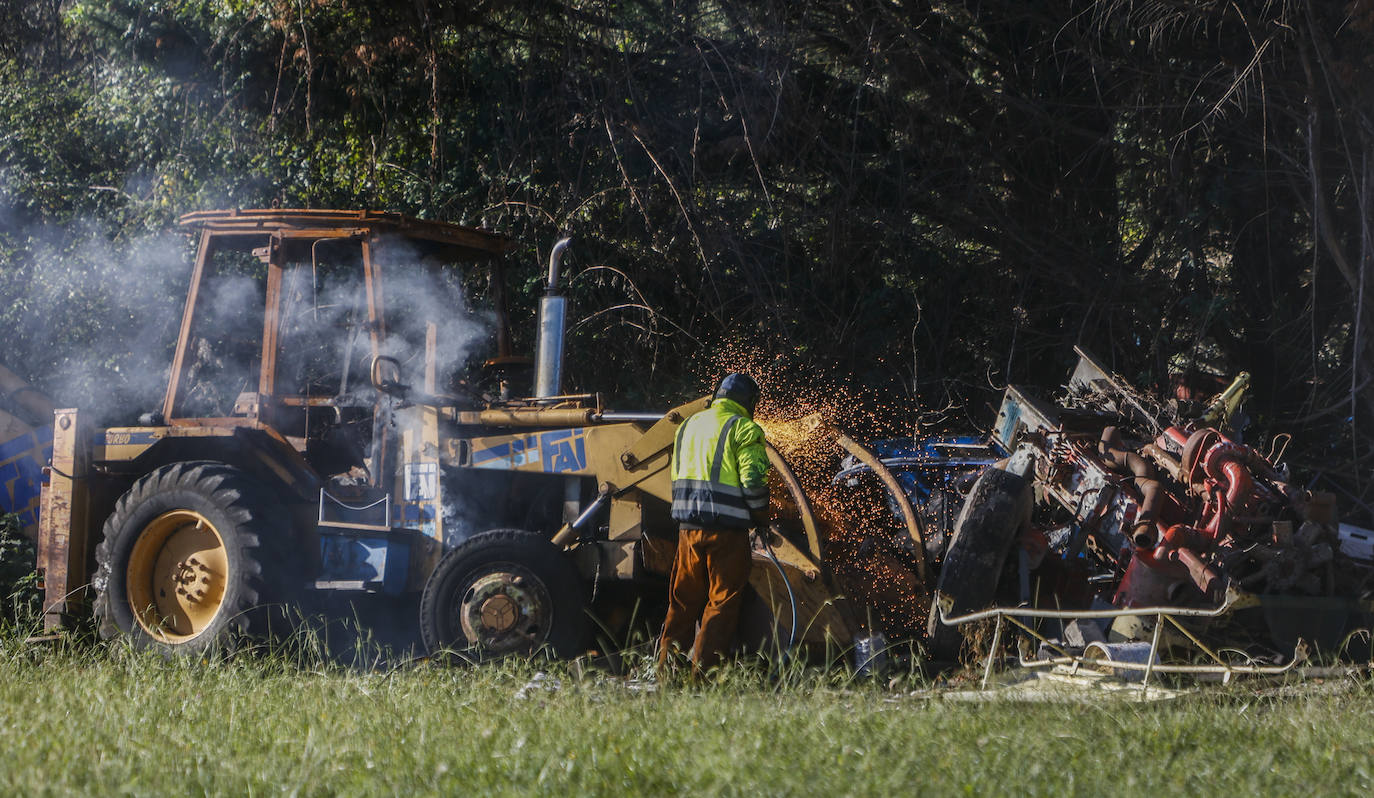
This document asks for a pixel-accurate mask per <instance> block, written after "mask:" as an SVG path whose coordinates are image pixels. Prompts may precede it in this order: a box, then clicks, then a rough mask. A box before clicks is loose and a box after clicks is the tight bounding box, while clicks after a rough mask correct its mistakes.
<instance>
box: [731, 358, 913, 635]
mask: <svg viewBox="0 0 1374 798" xmlns="http://www.w3.org/2000/svg"><path fill="white" fill-rule="evenodd" d="M711 366H712V368H713V369H714V370H715V373H714V374H712V375H710V377H709V379H710V380H716V379H719V377H720V376H722V375H724V374H726V373H729V372H732V371H738V372H743V373H746V374H749V375H750V376H752V377H754V379H755V380H757V381H758V382H759V385H760V386H761V387H762V390H763V396H762V398H761V400H760V402H759V406H758V408H757V410H756V412H755V416H754V417H755V420H757V421H758V422H759V425H760V426H762V427H763V430H764V434H765V435H766V436H767V438H768V441H769V443H771V444H772V445H773V446H774V448H776V449H777V450H778V452H779V453H780V454H782V456H783V457H784V458H786V459H787V461H788V463H789V464H790V465H791V466H792V468H793V470H794V471H795V472H796V474H797V477H798V479H799V480H800V481H801V483H802V486H803V488H804V490H805V492H806V494H807V498H808V499H809V500H810V502H811V504H812V506H813V508H814V509H815V511H816V516H817V521H818V522H819V523H820V525H821V527H822V530H823V537H824V538H825V539H826V540H827V541H828V543H827V546H826V550H825V553H824V554H825V556H824V559H825V564H826V566H827V567H828V568H829V569H830V570H831V572H832V573H833V574H834V575H835V576H836V577H837V578H838V579H839V580H840V582H841V584H842V586H843V588H844V590H845V591H846V592H847V593H848V594H849V595H850V596H852V597H854V598H857V599H858V600H859V601H861V602H862V603H863V604H864V605H865V606H867V607H868V608H869V609H870V610H871V614H872V616H873V617H874V620H875V621H876V622H877V625H878V626H879V627H880V628H881V629H882V631H884V632H885V633H887V634H888V635H889V637H892V638H902V637H913V636H917V635H919V634H920V630H921V629H922V628H924V625H925V616H926V613H927V612H928V610H929V595H930V589H929V586H927V585H923V584H921V582H920V580H919V579H918V578H917V576H916V574H915V572H914V570H913V567H912V564H911V561H910V559H909V557H904V556H902V554H901V551H900V546H899V545H898V538H897V535H898V528H899V525H898V524H897V523H896V522H895V519H894V518H893V517H892V513H891V511H890V510H889V509H888V506H887V501H886V494H885V492H884V490H883V489H882V488H881V487H880V486H878V485H876V479H873V478H869V479H867V480H864V481H863V482H862V483H861V484H860V485H859V486H857V487H851V486H848V485H834V484H832V478H833V476H834V474H835V473H836V471H837V470H838V468H839V463H840V460H841V458H842V456H843V454H844V452H843V451H842V450H841V449H840V447H839V445H838V444H837V442H836V432H837V431H838V430H839V429H846V430H855V431H856V432H857V431H862V432H861V433H860V434H862V435H864V436H865V437H897V436H898V435H901V434H903V433H905V434H910V431H909V427H906V424H905V422H906V421H907V420H908V419H914V418H915V417H916V415H917V412H918V411H919V408H918V407H916V406H914V404H913V403H911V402H909V401H907V400H905V399H903V398H896V399H894V398H891V397H882V396H877V395H873V394H871V393H866V392H864V391H862V390H861V389H856V388H854V387H853V386H852V385H850V384H848V383H846V382H844V381H843V380H840V379H829V378H827V377H826V376H825V375H823V374H820V373H817V372H815V371H813V370H810V369H809V368H807V367H806V366H805V364H802V365H801V366H800V367H798V364H797V362H796V361H795V360H791V361H786V360H783V359H780V358H777V357H774V356H771V355H770V353H769V352H767V351H766V350H763V349H761V348H758V347H751V346H749V345H747V344H739V343H736V344H733V345H731V346H728V347H725V348H723V349H721V350H719V351H717V352H716V353H715V356H714V357H713V358H711Z"/></svg>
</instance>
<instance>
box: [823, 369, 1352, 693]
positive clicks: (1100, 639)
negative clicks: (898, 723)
mask: <svg viewBox="0 0 1374 798" xmlns="http://www.w3.org/2000/svg"><path fill="white" fill-rule="evenodd" d="M1076 351H1077V352H1078V354H1079V356H1080V359H1079V364H1078V367H1077V369H1076V370H1075V372H1074V373H1073V375H1072V377H1071V379H1070V380H1069V384H1068V386H1067V387H1066V390H1065V392H1064V393H1063V394H1062V395H1061V396H1060V397H1059V398H1058V399H1057V401H1055V402H1054V403H1050V402H1046V401H1044V400H1042V399H1039V398H1037V397H1035V396H1034V395H1032V394H1031V393H1029V392H1028V391H1025V390H1023V389H1020V388H1018V387H1015V386H1012V387H1009V388H1008V389H1007V390H1006V394H1005V396H1004V399H1003V403H1002V407H1001V410H1000V412H999V414H998V417H997V421H996V424H995V428H994V430H993V433H992V435H991V441H986V442H974V441H971V440H970V439H953V438H943V439H932V440H930V441H925V442H921V443H916V442H913V441H907V442H906V449H907V450H906V451H902V449H901V447H900V446H894V443H895V442H879V444H875V445H874V448H875V449H876V450H878V451H879V453H880V454H881V455H882V456H881V457H879V458H878V460H879V463H878V467H877V468H876V469H875V468H870V464H865V463H860V462H858V461H857V460H856V459H855V458H853V457H851V458H849V459H848V460H846V461H845V463H844V464H842V466H841V470H840V473H839V475H838V476H837V477H836V480H835V484H836V486H837V487H844V486H848V487H849V492H848V494H845V492H844V491H840V492H839V493H840V495H841V497H843V496H845V495H848V496H849V497H850V500H849V501H848V503H846V501H845V500H844V499H843V498H841V499H840V500H839V501H838V504H839V505H840V506H841V509H842V510H845V511H846V512H848V513H849V515H848V516H847V517H848V518H849V519H850V520H849V521H847V522H846V523H844V524H841V526H842V527H844V528H843V529H840V530H837V531H836V532H835V534H834V538H835V540H834V541H833V542H832V545H831V547H830V549H829V551H830V555H831V556H830V557H829V559H830V561H831V567H832V568H833V569H834V570H835V571H836V573H837V574H838V575H839V576H840V577H841V581H842V582H844V583H846V584H847V585H848V586H850V590H851V594H852V595H854V596H855V598H857V599H860V600H861V601H862V602H863V603H865V604H867V605H868V608H869V611H870V616H871V617H874V618H875V620H876V625H878V626H879V627H880V628H881V629H882V630H883V631H885V632H887V633H888V635H889V637H904V636H912V630H911V627H913V626H916V625H918V622H917V619H916V618H914V617H913V615H914V614H915V613H916V612H919V611H920V610H923V609H924V608H925V607H926V606H929V608H930V609H929V615H928V617H927V618H924V619H921V620H924V621H925V623H921V624H919V625H920V626H923V627H924V629H923V631H924V632H925V637H924V640H923V641H922V643H923V646H924V648H925V650H926V654H927V656H928V658H929V659H930V660H932V661H934V662H936V663H946V664H952V663H954V662H957V661H959V660H960V659H961V657H963V658H964V659H967V655H968V654H969V653H970V652H969V648H968V643H967V641H966V639H965V638H966V637H967V635H966V633H965V630H967V629H969V628H971V627H969V626H967V625H965V626H960V625H958V624H957V623H947V622H946V621H950V620H951V619H952V620H954V621H958V620H959V619H960V618H961V617H962V618H964V619H970V620H971V619H973V618H976V617H999V616H1000V617H1005V618H1010V619H1012V622H1013V623H1015V625H1016V626H1018V627H1020V628H1021V629H1022V630H1023V631H1024V632H1025V634H1024V635H1023V639H1024V640H1025V641H1027V642H1029V643H1032V645H1030V646H1029V647H1027V648H1023V661H1027V657H1029V660H1028V661H1030V662H1032V663H1033V662H1034V655H1033V654H1031V655H1028V654H1027V653H1026V652H1027V651H1030V652H1034V651H1035V650H1036V649H1037V647H1038V650H1039V652H1040V654H1039V656H1040V657H1041V658H1042V659H1046V661H1048V660H1049V659H1053V660H1056V661H1060V662H1063V661H1073V660H1075V659H1076V658H1080V657H1082V655H1083V654H1084V652H1085V651H1086V650H1088V649H1089V647H1090V646H1096V651H1097V655H1098V656H1105V657H1106V658H1112V657H1113V654H1112V652H1113V647H1121V646H1129V645H1131V641H1140V640H1149V641H1151V645H1150V646H1149V652H1148V656H1149V657H1150V658H1152V659H1153V660H1157V659H1158V658H1159V657H1160V656H1161V655H1163V654H1165V653H1167V651H1168V649H1169V647H1170V646H1171V645H1174V644H1176V643H1177V644H1181V645H1180V646H1175V648H1176V652H1175V653H1176V654H1177V655H1178V656H1177V657H1175V658H1176V659H1177V658H1184V659H1186V658H1188V657H1194V658H1197V657H1202V656H1203V654H1202V652H1205V653H1206V655H1207V656H1210V657H1211V661H1212V664H1213V665H1215V666H1216V667H1218V668H1220V669H1222V670H1227V671H1231V670H1235V669H1236V668H1237V665H1236V663H1237V662H1240V661H1244V662H1248V663H1254V662H1260V661H1263V662H1267V663H1275V662H1289V663H1291V662H1292V661H1293V660H1294V659H1295V656H1294V655H1295V649H1296V647H1297V645H1298V643H1299V640H1300V639H1301V640H1302V641H1304V642H1305V643H1307V644H1308V645H1309V646H1315V647H1316V648H1318V649H1321V650H1323V651H1324V652H1326V653H1328V654H1334V655H1340V654H1343V653H1345V654H1349V653H1350V652H1347V651H1344V649H1345V648H1346V646H1345V643H1347V642H1348V637H1347V633H1348V632H1349V631H1351V630H1352V629H1354V628H1357V627H1359V626H1365V625H1367V621H1368V618H1369V611H1370V609H1371V604H1370V602H1369V601H1368V598H1369V588H1370V586H1371V584H1374V580H1371V573H1374V571H1372V570H1371V568H1370V567H1369V563H1368V562H1367V560H1366V559H1365V558H1364V556H1361V557H1359V558H1355V557H1352V556H1351V555H1352V554H1355V555H1364V552H1363V551H1361V550H1360V548H1359V547H1358V546H1356V545H1353V544H1355V543H1356V542H1357V541H1354V540H1352V539H1351V537H1350V536H1349V535H1345V536H1344V537H1343V535H1342V533H1341V530H1340V526H1339V524H1338V523H1337V519H1336V512H1335V506H1334V501H1333V498H1332V497H1331V496H1330V495H1329V494H1322V493H1313V492H1311V491H1309V490H1306V489H1305V488H1303V487H1302V486H1300V485H1297V484H1294V483H1293V482H1292V481H1291V478H1290V474H1289V472H1288V468H1287V466H1286V465H1285V464H1284V462H1283V459H1282V455H1283V444H1285V443H1286V442H1287V436H1278V438H1277V439H1276V441H1275V445H1273V446H1270V447H1268V448H1266V450H1264V451H1261V450H1260V449H1259V448H1256V447H1254V446H1251V445H1248V444H1247V443H1245V442H1244V441H1243V438H1242V433H1243V431H1244V430H1243V426H1244V417H1243V414H1242V413H1241V412H1240V409H1239V408H1240V404H1241V401H1242V399H1243V395H1244V392H1245V389H1246V386H1247V383H1248V376H1247V375H1244V374H1242V375H1240V376H1239V377H1238V378H1236V380H1235V381H1233V382H1232V383H1231V385H1230V387H1228V388H1226V389H1225V390H1224V391H1222V392H1221V393H1220V394H1218V395H1217V396H1216V397H1214V398H1212V399H1211V400H1210V401H1208V402H1203V403H1191V402H1187V401H1182V400H1178V399H1173V400H1169V401H1163V400H1161V399H1159V398H1157V397H1154V396H1152V395H1150V394H1148V393H1145V392H1141V391H1138V390H1136V389H1135V388H1133V387H1132V386H1130V385H1129V384H1128V383H1126V382H1125V381H1124V380H1123V379H1121V378H1120V377H1119V376H1117V375H1115V374H1113V373H1111V371H1110V370H1108V369H1107V368H1105V367H1104V366H1103V365H1102V364H1101V363H1100V362H1098V361H1097V360H1096V359H1095V358H1094V357H1093V356H1092V355H1090V354H1089V353H1087V352H1084V351H1082V350H1076ZM942 444H943V448H941V445H942ZM994 461H995V462H994ZM989 463H991V465H988V464H989ZM867 471H873V472H874V473H879V472H882V471H887V472H889V477H885V478H884V479H885V481H886V482H887V483H888V484H891V479H890V476H891V475H893V474H895V475H896V476H897V481H898V482H900V483H901V484H902V487H903V489H904V492H905V493H906V497H907V498H909V499H910V500H911V501H912V504H913V505H915V506H916V507H918V508H919V510H918V512H917V515H918V516H919V517H920V521H921V523H920V529H919V530H918V534H919V544H920V547H921V549H923V551H922V552H921V554H922V555H923V556H924V558H925V559H926V560H927V561H928V562H929V563H930V569H929V570H930V573H929V575H928V577H927V580H926V584H924V585H918V586H916V587H912V579H911V578H910V577H907V578H905V579H904V580H900V584H901V585H902V590H901V591H900V592H903V593H904V595H903V596H902V597H900V598H902V599H903V600H895V599H894V597H892V596H888V595H885V594H884V591H883V590H882V585H881V584H878V585H874V584H872V583H871V580H868V579H866V578H865V577H868V576H869V574H868V572H870V571H873V570H874V567H873V565H872V564H871V563H872V562H879V563H884V564H886V566H887V567H889V568H890V567H891V566H892V565H893V564H894V563H896V564H900V562H902V561H903V560H904V559H905V560H908V561H910V560H911V559H912V558H911V557H910V556H909V552H910V550H911V549H912V548H913V543H912V541H914V540H916V539H917V534H913V535H911V536H910V538H911V539H912V541H908V540H904V539H903V538H904V536H902V535H900V534H898V535H895V536H894V535H891V534H889V535H888V536H887V537H886V538H884V537H883V536H882V535H880V534H876V533H875V532H874V531H873V530H874V529H875V528H876V527H877V526H881V524H876V523H875V521H874V520H873V518H872V517H871V514H869V516H870V517H867V518H865V517H864V516H863V514H861V513H860V514H858V515H855V514H854V513H853V507H852V505H853V504H855V500H856V499H857V498H858V497H862V496H864V495H868V496H869V497H870V500H871V490H872V487H871V486H872V485H873V484H876V483H875V482H874V481H873V480H868V482H867V483H865V482H864V481H863V479H862V474H863V473H864V472H867ZM864 484H868V485H869V486H870V487H869V488H867V490H869V491H870V493H869V494H864V493H863V490H865V488H864ZM888 500H889V502H891V503H892V504H894V505H895V504H896V502H894V501H893V495H892V493H891V492H890V491H889V492H888ZM846 507H847V509H845V508H846ZM955 508H957V510H955ZM956 512H957V515H956ZM855 518H858V519H859V520H857V521H855V520H853V519H855ZM891 526H892V525H891V524H889V527H891ZM1343 543H1344V548H1342V546H1343ZM903 551H906V552H908V554H907V555H903V554H902V552H903ZM1365 556H1367V555H1365ZM913 576H914V574H913ZM846 577H848V578H846ZM865 582H868V583H867V584H865ZM922 588H934V591H933V596H932V597H931V599H930V600H929V603H928V604H927V602H926V600H925V597H924V596H920V595H919V594H920V593H923V592H925V591H924V590H922ZM913 594H916V596H917V598H916V599H915V600H913ZM992 606H996V607H1000V608H1004V609H1002V610H998V611H995V612H992V613H987V612H980V611H984V610H986V608H988V607H992ZM1016 608H1020V609H1016ZM1142 608H1148V609H1142ZM1018 615H1019V616H1020V618H1021V621H1016V620H1015V618H1016V617H1017V616H1018ZM1166 619H1167V621H1168V623H1166ZM1000 623H1001V622H1000V620H999V626H998V634H999V635H1000V630H1001V626H1000ZM1156 627H1166V628H1165V629H1164V631H1165V634H1164V635H1162V636H1161V635H1160V633H1159V632H1160V630H1159V629H1157V628H1156ZM915 636H919V632H918V633H917V634H916V635H915ZM1161 640H1162V641H1163V642H1161ZM1037 641H1038V642H1037ZM1185 648H1186V649H1187V650H1186V651H1184V650H1183V649H1185ZM1223 649H1224V650H1227V651H1234V652H1236V654H1235V657H1239V659H1236V658H1235V657H1232V658H1230V659H1228V658H1227V657H1224V656H1222V655H1220V654H1218V653H1217V652H1218V651H1221V650H1223ZM1204 659H1205V657H1204ZM1164 669H1165V670H1167V669H1168V668H1167V667H1165V668H1164Z"/></svg>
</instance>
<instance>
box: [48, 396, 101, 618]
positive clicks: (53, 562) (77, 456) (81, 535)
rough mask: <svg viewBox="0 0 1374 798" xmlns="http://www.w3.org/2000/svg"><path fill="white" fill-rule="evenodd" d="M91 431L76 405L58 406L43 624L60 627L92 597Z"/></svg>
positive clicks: (51, 484) (50, 481) (51, 471)
mask: <svg viewBox="0 0 1374 798" xmlns="http://www.w3.org/2000/svg"><path fill="white" fill-rule="evenodd" d="M89 439H90V435H89V430H87V429H86V428H85V426H84V425H83V424H82V423H81V421H80V419H79V417H78V415H77V411H76V410H75V409H62V410H57V411H56V413H55V417H54V423H53V454H52V466H51V467H50V468H49V474H48V484H47V485H45V486H44V487H43V491H42V493H43V495H42V501H43V510H42V513H41V517H40V520H39V530H38V567H39V572H40V574H41V575H42V578H43V626H44V628H45V629H49V630H51V629H55V628H57V627H59V626H61V625H62V620H63V617H64V616H65V615H67V614H70V613H71V612H72V611H73V610H74V609H76V608H77V607H78V606H80V605H81V604H83V603H84V602H85V600H86V598H87V597H86V589H87V587H88V584H89V582H90V575H91V574H90V569H89V566H88V564H87V562H86V553H87V549H88V548H89V546H88V543H89V541H88V540H87V534H86V532H87V528H88V523H87V505H88V490H89V486H88V485H87V484H86V482H85V480H86V479H87V478H88V477H89V474H90V456H89V452H90V446H89Z"/></svg>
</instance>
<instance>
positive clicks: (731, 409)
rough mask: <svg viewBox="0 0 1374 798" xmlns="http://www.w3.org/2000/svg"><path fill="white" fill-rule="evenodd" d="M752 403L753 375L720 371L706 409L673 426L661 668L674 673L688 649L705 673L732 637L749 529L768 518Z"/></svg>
mask: <svg viewBox="0 0 1374 798" xmlns="http://www.w3.org/2000/svg"><path fill="white" fill-rule="evenodd" d="M758 400H759V385H758V383H757V382H755V381H754V380H753V378H751V377H749V376H748V375H747V374H727V375H726V376H725V377H724V378H723V379H722V380H721V381H720V384H719V385H718V386H717V387H716V392H715V394H714V395H713V397H712V398H711V400H710V401H709V402H708V403H707V405H706V409H705V410H702V411H701V412H699V413H696V414H694V415H692V417H691V418H689V419H687V421H686V422H684V423H683V424H682V426H680V427H678V431H677V438H676V440H675V441H674V444H673V461H672V477H673V519H674V520H676V521H677V522H678V526H679V529H678V545H677V558H676V560H675V561H674V563H673V576H672V582H671V585H670V587H669V591H668V617H667V619H666V620H665V621H664V623H663V637H662V639H661V640H660V641H659V654H658V662H659V668H660V670H672V669H675V667H676V666H677V665H678V664H679V663H680V661H681V658H682V656H683V655H684V654H685V653H686V652H687V651H688V649H689V647H690V651H691V655H692V661H693V663H694V668H693V672H694V673H695V674H701V673H704V672H705V671H706V670H707V669H709V668H711V667H714V666H715V665H717V664H719V662H720V660H721V658H722V657H723V656H724V655H725V653H726V652H727V651H728V650H729V647H730V643H731V641H732V640H733V639H734V636H735V628H736V626H737V625H738V623H739V613H740V602H741V601H742V599H743V596H744V588H745V586H746V585H748V584H749V569H750V568H751V567H752V555H751V554H750V547H749V530H750V529H752V528H754V527H755V526H759V525H763V524H766V523H767V521H768V453H767V452H766V451H765V450H764V446H763V440H764V437H763V428H761V427H760V426H759V425H758V424H757V423H755V422H754V420H753V415H754V407H755V405H757V404H758ZM698 623H699V624H700V628H697V627H698Z"/></svg>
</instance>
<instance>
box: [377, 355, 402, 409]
mask: <svg viewBox="0 0 1374 798" xmlns="http://www.w3.org/2000/svg"><path fill="white" fill-rule="evenodd" d="M368 378H369V380H370V381H371V382H372V387H373V388H376V389H377V390H378V391H379V392H380V393H384V394H386V395H387V396H395V397H397V398H398V399H404V398H406V394H408V393H410V386H409V385H406V384H404V383H402V382H401V361H399V360H397V359H396V358H394V357H388V356H386V355H378V356H377V357H375V358H373V359H372V366H371V367H370V368H369V369H368Z"/></svg>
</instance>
